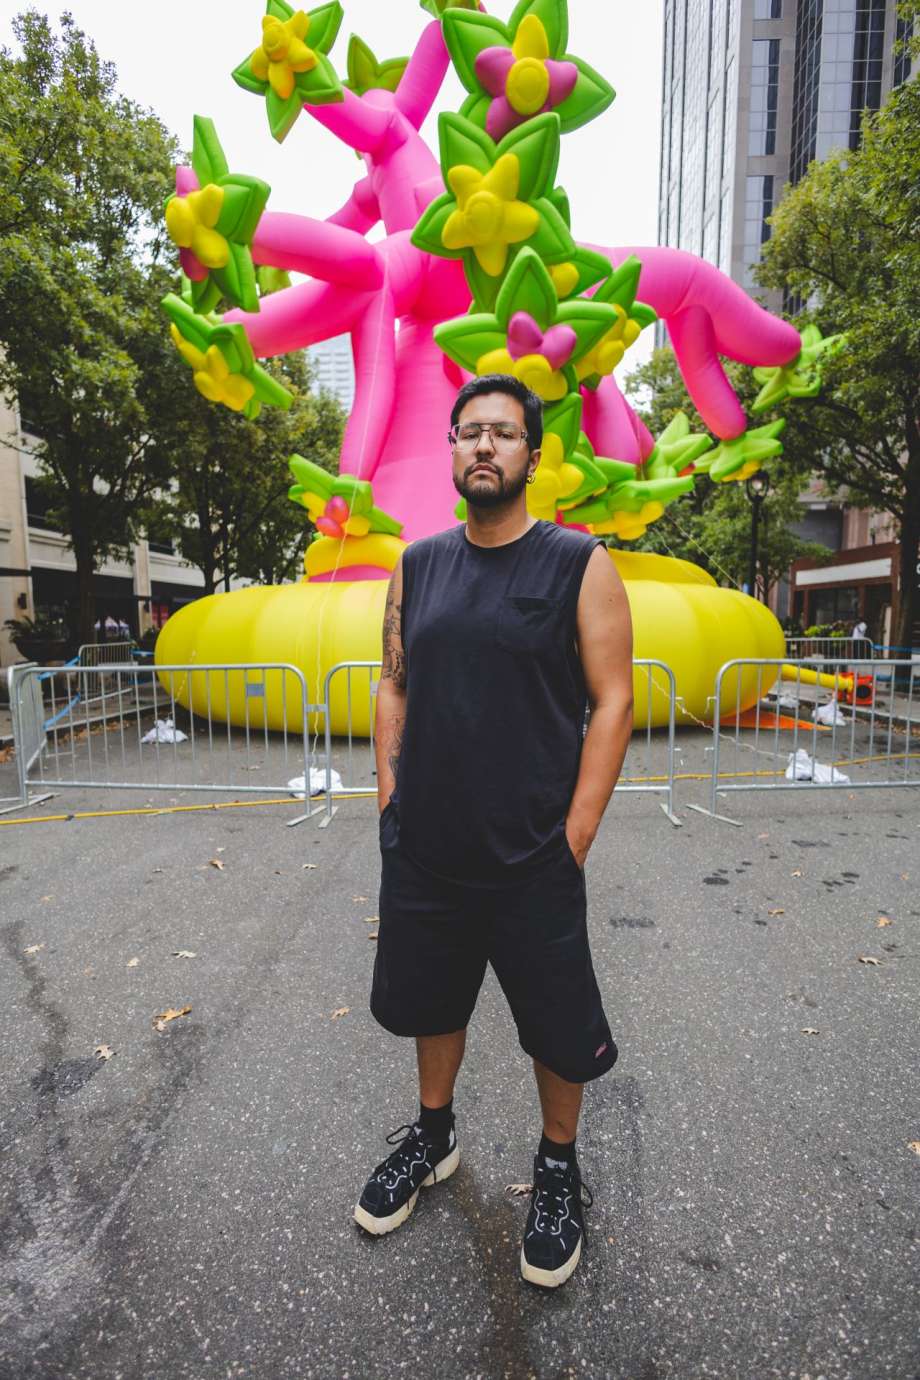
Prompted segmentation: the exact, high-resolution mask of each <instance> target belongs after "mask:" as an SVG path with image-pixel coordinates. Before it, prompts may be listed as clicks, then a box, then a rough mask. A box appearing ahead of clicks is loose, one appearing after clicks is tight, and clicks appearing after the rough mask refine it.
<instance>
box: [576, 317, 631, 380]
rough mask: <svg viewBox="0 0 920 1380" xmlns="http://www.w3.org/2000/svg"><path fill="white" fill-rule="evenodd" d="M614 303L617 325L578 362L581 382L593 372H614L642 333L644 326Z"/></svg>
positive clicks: (577, 368) (602, 373)
mask: <svg viewBox="0 0 920 1380" xmlns="http://www.w3.org/2000/svg"><path fill="white" fill-rule="evenodd" d="M613 305H614V309H615V311H616V314H617V323H616V325H615V326H611V328H610V330H609V331H608V332H607V334H606V335H605V336H603V337H602V339H601V340H599V341H598V343H597V344H596V345H595V347H594V349H593V350H592V351H591V353H590V354H587V355H585V356H584V358H583V359H580V360H579V361H578V363H577V364H576V366H575V368H576V371H577V373H578V379H579V382H581V380H582V379H587V378H590V377H591V375H592V374H600V375H601V376H604V375H606V374H612V373H613V371H614V369H615V368H616V367H617V365H618V364H619V362H620V360H621V359H622V358H623V356H624V355H625V354H626V351H627V350H628V349H629V347H630V345H633V344H635V342H636V341H637V340H638V339H639V336H640V335H641V333H642V328H641V326H640V325H639V323H638V322H637V321H633V320H631V319H630V317H628V316H627V315H626V312H625V311H624V310H623V308H622V307H621V306H620V305H619V304H618V303H614V304H613Z"/></svg>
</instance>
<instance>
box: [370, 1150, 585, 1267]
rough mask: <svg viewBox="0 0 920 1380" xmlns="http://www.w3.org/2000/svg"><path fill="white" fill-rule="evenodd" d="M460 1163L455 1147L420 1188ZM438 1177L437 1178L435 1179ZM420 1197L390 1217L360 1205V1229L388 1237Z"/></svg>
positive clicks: (415, 1195) (445, 1175) (447, 1174)
mask: <svg viewBox="0 0 920 1380" xmlns="http://www.w3.org/2000/svg"><path fill="white" fill-rule="evenodd" d="M459 1163H460V1147H459V1146H458V1145H455V1146H454V1148H453V1150H451V1152H450V1154H449V1155H445V1157H444V1159H443V1160H441V1162H440V1163H439V1164H438V1165H436V1167H435V1169H433V1170H432V1172H431V1173H430V1174H429V1175H428V1178H427V1179H423V1180H422V1183H421V1184H420V1185H419V1187H420V1188H433V1187H434V1185H435V1184H439V1183H442V1182H443V1180H444V1179H449V1178H450V1176H451V1174H453V1172H454V1170H455V1169H456V1168H457V1166H458V1165H459ZM436 1175H437V1177H435V1176H436ZM418 1195H419V1190H418V1188H417V1189H416V1190H415V1192H414V1193H413V1195H412V1197H411V1198H410V1199H409V1201H408V1202H407V1203H403V1205H402V1207H401V1208H398V1209H397V1210H396V1212H394V1213H391V1214H390V1216H389V1217H373V1216H372V1215H371V1214H370V1213H369V1212H367V1211H366V1210H365V1209H364V1208H363V1207H362V1206H361V1204H360V1203H359V1204H358V1206H357V1207H356V1208H355V1221H356V1222H357V1224H358V1226H359V1227H363V1228H364V1230H365V1231H366V1232H370V1234H371V1236H386V1235H387V1233H388V1232H391V1231H395V1230H396V1228H397V1227H401V1226H402V1224H403V1222H405V1221H407V1219H408V1218H409V1217H411V1216H412V1210H413V1208H414V1207H415V1203H416V1199H417V1198H418ZM579 1245H581V1242H579ZM560 1283H561V1281H560Z"/></svg>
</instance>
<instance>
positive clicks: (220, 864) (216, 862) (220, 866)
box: [210, 858, 227, 872]
mask: <svg viewBox="0 0 920 1380" xmlns="http://www.w3.org/2000/svg"><path fill="white" fill-rule="evenodd" d="M210 866H211V867H216V868H217V870H218V872H223V870H224V868H225V867H226V866H227V864H226V863H225V862H224V860H223V859H222V858H211V859H210Z"/></svg>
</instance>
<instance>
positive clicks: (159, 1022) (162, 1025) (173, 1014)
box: [153, 1006, 192, 1030]
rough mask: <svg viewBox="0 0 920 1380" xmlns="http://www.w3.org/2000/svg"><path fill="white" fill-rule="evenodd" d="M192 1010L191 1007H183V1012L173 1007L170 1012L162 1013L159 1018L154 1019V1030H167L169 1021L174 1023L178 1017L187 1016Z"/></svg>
mask: <svg viewBox="0 0 920 1380" xmlns="http://www.w3.org/2000/svg"><path fill="white" fill-rule="evenodd" d="M191 1009H192V1008H191V1007H190V1006H183V1008H182V1010H181V1011H177V1010H176V1009H175V1007H172V1006H171V1007H170V1008H169V1010H168V1011H161V1012H160V1014H159V1016H157V1017H156V1018H155V1019H154V1022H153V1028H154V1030H165V1029H166V1023H167V1021H174V1020H175V1019H176V1018H177V1017H178V1016H187V1015H188V1013H189V1012H190V1011H191Z"/></svg>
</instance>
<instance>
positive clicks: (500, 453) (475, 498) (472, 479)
mask: <svg viewBox="0 0 920 1380" xmlns="http://www.w3.org/2000/svg"><path fill="white" fill-rule="evenodd" d="M477 424H481V425H483V426H489V425H492V426H495V427H496V430H497V431H499V432H500V431H501V430H506V431H508V430H510V431H514V432H516V433H517V437H519V438H520V439H516V440H515V442H514V444H513V445H509V444H508V442H507V441H503V440H502V439H501V438H500V436H498V437H496V436H493V434H492V432H491V431H483V432H482V434H481V435H480V437H479V439H478V441H476V443H475V445H474V446H473V447H472V448H470V447H464V445H463V444H462V443H461V444H459V445H455V446H454V451H453V480H454V488H455V489H456V490H457V492H458V493H459V494H461V495H462V496H463V498H465V499H466V501H467V503H469V504H470V505H471V506H472V507H474V508H499V507H503V506H505V505H507V504H510V503H513V502H514V500H515V499H516V498H519V497H520V495H521V494H522V493H523V491H524V486H525V485H526V483H527V477H528V475H529V474H530V473H532V471H533V470H535V469H536V468H537V465H538V464H539V460H540V452H539V451H538V450H535V451H533V452H531V451H530V450H529V444H530V443H529V441H527V440H526V439H525V438H524V437H523V434H522V433H523V432H524V429H525V426H524V408H523V406H522V404H521V403H519V402H518V400H517V398H512V397H510V396H509V395H508V394H507V393H483V394H482V395H481V396H480V397H477V398H471V399H470V401H469V402H468V403H467V404H466V406H465V407H464V409H463V411H462V412H461V413H460V417H459V419H458V421H457V431H458V432H460V431H461V430H462V428H464V427H471V426H474V425H477Z"/></svg>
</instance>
